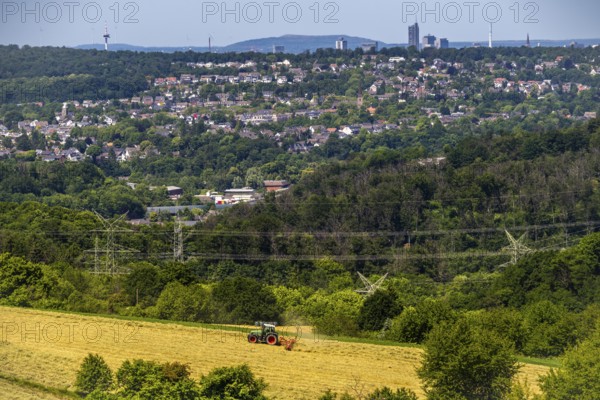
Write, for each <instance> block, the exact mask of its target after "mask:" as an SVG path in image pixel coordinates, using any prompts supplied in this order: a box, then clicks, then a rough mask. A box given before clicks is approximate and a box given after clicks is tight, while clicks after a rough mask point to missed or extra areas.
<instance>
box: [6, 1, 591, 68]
mask: <svg viewBox="0 0 600 400" xmlns="http://www.w3.org/2000/svg"><path fill="white" fill-rule="evenodd" d="M0 6H1V8H0V44H19V45H23V44H29V45H33V46H40V45H52V46H75V45H78V44H84V43H85V44H88V43H101V42H103V38H102V35H103V33H104V26H105V24H107V25H108V29H109V33H110V35H111V39H110V42H112V43H128V44H133V45H142V46H182V47H185V46H206V45H207V44H208V37H209V36H211V37H212V38H213V39H212V43H213V44H214V45H216V46H223V45H227V44H231V43H234V42H238V41H242V40H245V39H251V38H260V37H267V36H280V35H284V34H311V35H320V34H335V35H337V34H340V35H341V34H343V35H351V36H362V37H367V38H371V39H374V40H380V41H383V42H386V43H406V42H407V41H408V33H407V32H408V25H410V24H412V23H414V22H415V18H418V21H419V25H420V27H421V29H420V31H421V32H420V33H421V36H423V35H425V34H427V33H431V34H434V35H436V36H438V37H447V38H448V39H449V40H450V41H480V42H485V41H487V36H488V30H489V22H493V23H494V38H495V39H498V40H500V39H503V40H524V39H525V37H526V35H527V33H529V34H530V36H531V40H532V42H534V43H535V41H536V39H588V38H600V23H598V18H599V16H600V1H598V0H569V1H564V0H560V1H559V0H537V1H528V0H522V1H517V0H495V1H487V0H481V1H471V0H456V1H445V0H442V1H431V0H425V1H396V0H394V1H392V0H369V1H361V2H357V1H349V0H335V1H329V0H289V1H288V0H256V1H246V0H240V1H236V0H215V1H202V0H194V1H183V0H172V1H168V2H167V1H158V0H144V1H140V0H138V1H128V0H109V1H106V0H95V1H87V0H81V1H78V0H56V1H45V0H43V1H31V0H26V1H23V0H19V1H5V0H0ZM517 10H518V11H517ZM1 63H2V61H1V60H0V67H1Z"/></svg>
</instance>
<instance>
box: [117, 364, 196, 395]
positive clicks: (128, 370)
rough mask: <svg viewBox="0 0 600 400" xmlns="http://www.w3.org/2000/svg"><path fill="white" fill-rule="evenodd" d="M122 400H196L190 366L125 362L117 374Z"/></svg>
mask: <svg viewBox="0 0 600 400" xmlns="http://www.w3.org/2000/svg"><path fill="white" fill-rule="evenodd" d="M117 382H118V386H119V392H118V395H119V397H121V398H135V399H139V400H142V399H144V400H145V399H147V400H154V399H165V400H166V399H181V400H183V399H190V400H191V399H197V398H199V397H200V394H199V391H198V385H197V384H196V382H194V381H193V380H192V379H191V378H190V371H189V366H187V365H185V364H181V363H178V362H173V363H165V364H162V365H161V364H158V363H156V362H154V361H144V360H134V361H125V362H124V363H123V365H122V366H121V368H119V370H118V371H117Z"/></svg>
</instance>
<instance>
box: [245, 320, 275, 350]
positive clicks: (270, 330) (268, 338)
mask: <svg viewBox="0 0 600 400" xmlns="http://www.w3.org/2000/svg"><path fill="white" fill-rule="evenodd" d="M255 325H256V326H260V329H257V330H254V331H251V332H250V333H249V334H248V342H250V343H266V344H269V345H271V346H279V344H280V343H279V334H278V333H277V332H275V323H274V322H256V323H255Z"/></svg>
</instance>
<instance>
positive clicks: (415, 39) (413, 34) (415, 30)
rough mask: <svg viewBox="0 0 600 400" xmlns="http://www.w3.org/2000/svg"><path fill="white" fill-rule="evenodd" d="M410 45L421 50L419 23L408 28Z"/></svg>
mask: <svg viewBox="0 0 600 400" xmlns="http://www.w3.org/2000/svg"><path fill="white" fill-rule="evenodd" d="M408 45H409V46H415V47H416V48H417V50H419V24H418V23H417V22H415V24H414V25H411V26H409V27H408Z"/></svg>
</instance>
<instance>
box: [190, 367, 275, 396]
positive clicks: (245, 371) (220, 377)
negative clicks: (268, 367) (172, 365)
mask: <svg viewBox="0 0 600 400" xmlns="http://www.w3.org/2000/svg"><path fill="white" fill-rule="evenodd" d="M266 387H267V384H266V383H265V382H264V381H263V380H262V379H257V378H255V377H254V374H253V373H252V371H251V370H250V367H248V365H246V364H243V365H240V366H237V367H223V368H215V369H213V370H212V371H211V372H210V373H209V374H208V375H206V376H203V377H202V378H201V379H200V396H201V397H205V398H208V399H236V400H266V397H265V396H264V395H263V390H264V389H265V388H266Z"/></svg>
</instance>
